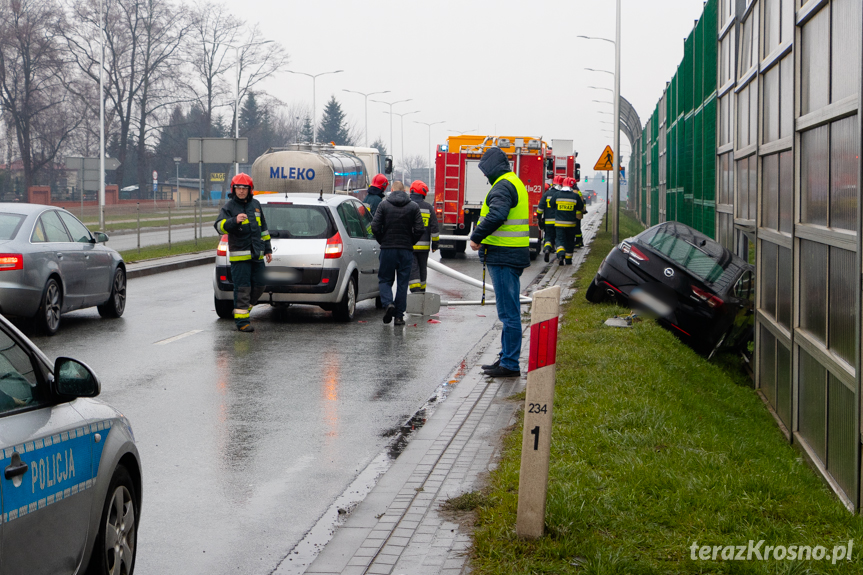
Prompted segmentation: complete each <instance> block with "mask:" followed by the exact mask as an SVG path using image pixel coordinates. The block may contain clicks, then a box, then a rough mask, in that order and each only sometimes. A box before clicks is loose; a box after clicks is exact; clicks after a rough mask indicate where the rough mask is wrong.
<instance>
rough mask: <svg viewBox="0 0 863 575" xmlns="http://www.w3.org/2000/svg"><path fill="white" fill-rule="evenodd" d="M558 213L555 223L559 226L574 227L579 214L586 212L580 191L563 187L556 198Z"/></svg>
mask: <svg viewBox="0 0 863 575" xmlns="http://www.w3.org/2000/svg"><path fill="white" fill-rule="evenodd" d="M555 204H556V208H557V215H556V216H555V220H554V225H555V226H556V227H558V228H574V227H575V222H576V221H578V219H579V218H578V216H579V215H581V214H582V213H583V212H584V200H582V199H581V195H580V194H579V193H578V192H575V191H573V190H572V189H571V188H563V189H562V190H560V191H559V192H558V193H557V199H556V200H555Z"/></svg>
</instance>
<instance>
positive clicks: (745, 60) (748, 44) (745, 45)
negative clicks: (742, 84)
mask: <svg viewBox="0 0 863 575" xmlns="http://www.w3.org/2000/svg"><path fill="white" fill-rule="evenodd" d="M754 14H755V13H754V12H752V13H751V14H750V16H749V17H748V18H747V19H746V20H744V21H743V25H742V26H741V29H742V30H743V32H742V33H741V36H740V69H739V70H738V71H737V77H738V78H742V77H743V76H744V75H745V74H746V72H748V71H749V69H750V68H751V67H752V62H753V60H752V30H753V27H754V26H753V24H754V20H755V16H754Z"/></svg>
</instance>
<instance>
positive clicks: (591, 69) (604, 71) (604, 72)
mask: <svg viewBox="0 0 863 575" xmlns="http://www.w3.org/2000/svg"><path fill="white" fill-rule="evenodd" d="M584 69H585V70H587V71H588V72H602V73H603V74H611V75H612V76H614V72H609V71H608V70H594V69H593V68H584Z"/></svg>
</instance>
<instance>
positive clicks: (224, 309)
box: [213, 296, 234, 319]
mask: <svg viewBox="0 0 863 575" xmlns="http://www.w3.org/2000/svg"><path fill="white" fill-rule="evenodd" d="M213 302H214V303H215V305H216V315H218V316H219V317H220V318H222V319H234V302H233V300H229V299H219V298H217V297H215V296H213Z"/></svg>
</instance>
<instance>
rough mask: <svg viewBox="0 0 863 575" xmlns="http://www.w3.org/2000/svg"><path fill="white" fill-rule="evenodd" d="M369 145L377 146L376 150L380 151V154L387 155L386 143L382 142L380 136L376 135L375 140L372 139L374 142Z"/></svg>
mask: <svg viewBox="0 0 863 575" xmlns="http://www.w3.org/2000/svg"><path fill="white" fill-rule="evenodd" d="M371 147H372V148H377V150H378V152H380V154H381V156H386V155H387V147H386V144H384V142H383V140H382V139H381V137H380V136H378V137H377V138H376V139H375V141H374V142H372V144H371Z"/></svg>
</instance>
